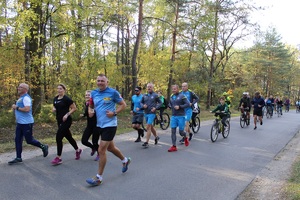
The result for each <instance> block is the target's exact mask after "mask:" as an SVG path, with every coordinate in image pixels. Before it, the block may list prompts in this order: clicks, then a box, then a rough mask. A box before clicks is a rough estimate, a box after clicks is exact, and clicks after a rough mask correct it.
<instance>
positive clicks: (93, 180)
mask: <svg viewBox="0 0 300 200" xmlns="http://www.w3.org/2000/svg"><path fill="white" fill-rule="evenodd" d="M86 182H87V183H88V184H90V185H92V186H98V185H100V184H101V183H102V182H103V181H100V179H99V178H98V177H97V176H95V177H93V178H88V179H86Z"/></svg>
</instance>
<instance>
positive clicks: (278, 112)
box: [277, 105, 282, 117]
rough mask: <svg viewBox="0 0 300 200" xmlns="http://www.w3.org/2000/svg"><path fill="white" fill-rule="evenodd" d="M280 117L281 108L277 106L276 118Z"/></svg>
mask: <svg viewBox="0 0 300 200" xmlns="http://www.w3.org/2000/svg"><path fill="white" fill-rule="evenodd" d="M281 115H282V106H279V105H277V116H278V117H280V116H281Z"/></svg>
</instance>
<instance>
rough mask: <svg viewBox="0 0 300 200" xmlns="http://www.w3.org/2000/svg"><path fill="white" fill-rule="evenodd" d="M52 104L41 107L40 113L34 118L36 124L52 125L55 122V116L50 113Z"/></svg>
mask: <svg viewBox="0 0 300 200" xmlns="http://www.w3.org/2000/svg"><path fill="white" fill-rule="evenodd" d="M52 108H53V104H46V105H43V106H42V109H41V112H40V113H39V114H37V115H36V116H34V118H35V122H36V123H54V122H56V119H55V114H54V113H53V112H52Z"/></svg>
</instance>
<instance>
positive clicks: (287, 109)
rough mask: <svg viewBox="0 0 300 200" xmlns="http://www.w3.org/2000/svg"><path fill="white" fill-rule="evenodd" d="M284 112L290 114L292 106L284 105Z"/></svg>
mask: <svg viewBox="0 0 300 200" xmlns="http://www.w3.org/2000/svg"><path fill="white" fill-rule="evenodd" d="M284 108H285V109H284V112H289V111H290V105H289V104H285V105H284Z"/></svg>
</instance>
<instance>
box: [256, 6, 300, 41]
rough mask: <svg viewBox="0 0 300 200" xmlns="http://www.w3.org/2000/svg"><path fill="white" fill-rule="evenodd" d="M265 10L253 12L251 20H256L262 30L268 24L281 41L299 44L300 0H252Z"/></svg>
mask: <svg viewBox="0 0 300 200" xmlns="http://www.w3.org/2000/svg"><path fill="white" fill-rule="evenodd" d="M253 2H254V3H255V4H256V5H257V6H262V7H265V10H262V11H259V12H255V13H253V15H252V17H251V20H252V21H253V22H257V23H258V24H259V25H260V27H261V30H262V31H266V30H267V28H268V27H269V26H272V27H274V28H275V29H276V31H277V33H278V34H279V35H280V36H281V37H282V42H283V43H287V44H289V45H292V46H297V45H300V23H299V22H300V0H253Z"/></svg>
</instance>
